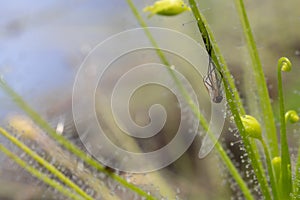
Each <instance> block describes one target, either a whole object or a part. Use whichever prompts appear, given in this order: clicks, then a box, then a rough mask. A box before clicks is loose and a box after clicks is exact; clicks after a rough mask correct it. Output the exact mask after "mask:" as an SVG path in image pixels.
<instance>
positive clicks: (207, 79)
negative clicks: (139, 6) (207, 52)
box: [203, 58, 223, 103]
mask: <svg viewBox="0 0 300 200" xmlns="http://www.w3.org/2000/svg"><path fill="white" fill-rule="evenodd" d="M203 82H204V85H205V87H206V89H207V91H208V93H209V96H210V98H211V99H212V101H213V102H214V103H220V102H221V101H222V100H223V92H222V87H221V83H222V74H221V72H219V71H218V69H217V68H216V66H215V64H214V63H213V62H212V60H211V58H209V63H208V69H207V74H206V76H204V78H203Z"/></svg>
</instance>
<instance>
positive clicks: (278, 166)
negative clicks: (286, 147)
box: [272, 156, 281, 181]
mask: <svg viewBox="0 0 300 200" xmlns="http://www.w3.org/2000/svg"><path fill="white" fill-rule="evenodd" d="M272 166H273V169H274V172H275V176H276V179H277V181H279V179H280V171H281V157H279V156H276V157H274V158H273V159H272Z"/></svg>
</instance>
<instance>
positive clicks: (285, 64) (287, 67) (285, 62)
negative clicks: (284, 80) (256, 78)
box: [278, 57, 292, 72]
mask: <svg viewBox="0 0 300 200" xmlns="http://www.w3.org/2000/svg"><path fill="white" fill-rule="evenodd" d="M278 65H279V66H281V71H283V72H289V71H291V69H292V63H291V61H290V60H289V59H288V58H287V57H281V58H280V59H279V60H278Z"/></svg>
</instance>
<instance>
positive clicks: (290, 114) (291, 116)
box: [284, 110, 299, 124]
mask: <svg viewBox="0 0 300 200" xmlns="http://www.w3.org/2000/svg"><path fill="white" fill-rule="evenodd" d="M284 117H285V122H287V121H289V122H291V123H292V124H293V123H296V122H298V121H299V115H298V114H297V112H296V111H294V110H289V111H287V112H286V113H285V115H284Z"/></svg>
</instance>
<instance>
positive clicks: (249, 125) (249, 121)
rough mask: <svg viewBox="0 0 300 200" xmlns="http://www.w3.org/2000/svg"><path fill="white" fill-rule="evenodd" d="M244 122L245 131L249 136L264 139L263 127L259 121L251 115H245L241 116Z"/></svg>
mask: <svg viewBox="0 0 300 200" xmlns="http://www.w3.org/2000/svg"><path fill="white" fill-rule="evenodd" d="M241 120H242V123H243V125H244V128H245V132H246V134H247V135H248V136H249V137H252V138H256V139H259V140H260V139H262V134H261V127H260V124H259V122H258V121H257V120H256V119H255V118H254V117H252V116H250V115H245V116H242V117H241Z"/></svg>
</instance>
